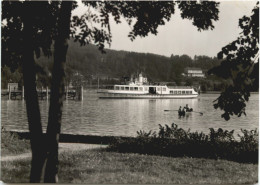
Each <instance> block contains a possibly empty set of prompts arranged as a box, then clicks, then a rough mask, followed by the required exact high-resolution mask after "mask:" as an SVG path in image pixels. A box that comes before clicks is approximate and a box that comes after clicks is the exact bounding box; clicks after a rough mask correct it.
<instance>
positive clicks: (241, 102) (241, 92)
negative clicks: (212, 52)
mask: <svg viewBox="0 0 260 185" xmlns="http://www.w3.org/2000/svg"><path fill="white" fill-rule="evenodd" d="M239 27H240V28H241V29H242V30H243V32H242V33H241V35H240V36H239V37H238V38H237V40H235V41H233V42H231V43H230V44H228V45H227V46H225V47H223V48H222V51H220V52H219V53H218V58H219V59H223V62H222V63H221V65H220V66H218V67H215V68H213V69H212V70H210V71H209V73H213V74H216V75H218V76H219V77H222V78H225V79H227V80H228V81H229V85H228V86H227V87H226V89H225V91H224V92H222V93H221V95H220V96H219V97H218V98H217V99H216V100H215V101H214V102H215V104H214V108H216V109H217V108H220V109H221V110H224V113H223V114H222V117H223V118H224V119H225V120H229V119H230V115H234V114H235V115H237V116H239V117H240V116H241V115H242V114H244V115H246V113H245V107H246V102H247V101H248V100H249V97H250V91H253V90H258V89H259V48H258V46H259V2H257V5H256V6H255V7H254V9H253V10H252V15H251V16H250V17H247V16H243V17H242V18H241V19H239Z"/></svg>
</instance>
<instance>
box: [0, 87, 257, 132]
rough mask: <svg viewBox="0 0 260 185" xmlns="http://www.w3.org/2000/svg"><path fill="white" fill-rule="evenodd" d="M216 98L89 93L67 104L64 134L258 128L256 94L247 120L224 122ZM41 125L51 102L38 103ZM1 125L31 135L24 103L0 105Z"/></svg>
mask: <svg viewBox="0 0 260 185" xmlns="http://www.w3.org/2000/svg"><path fill="white" fill-rule="evenodd" d="M217 96H218V95H216V94H202V95H200V96H199V97H198V98H197V99H168V100H167V99H157V100H149V99H141V100H140V99H136V100H135V99H99V98H98V94H97V93H96V91H95V90H86V91H85V92H84V100H83V101H74V100H65V102H64V109H63V117H62V129H61V130H62V133H72V134H82V135H113V136H136V132H137V131H139V130H145V131H149V130H153V131H158V128H159V127H158V124H162V125H165V124H168V125H170V124H171V123H176V124H177V125H178V126H179V127H181V128H184V129H188V128H190V129H191V130H192V131H203V132H205V133H208V132H209V128H223V129H227V130H233V129H234V130H235V132H236V133H239V132H240V129H248V130H251V129H255V128H258V122H259V95H258V94H253V95H251V97H250V101H249V102H248V103H247V107H246V113H247V116H241V117H240V118H238V117H236V116H233V117H231V119H230V120H229V121H225V120H224V119H223V118H221V114H222V111H220V110H216V109H214V108H213V101H214V100H215V99H216V98H217ZM39 103H40V109H41V116H42V124H43V128H44V130H45V129H46V125H47V120H48V119H47V118H48V108H49V102H48V101H46V100H39ZM186 104H188V105H189V107H192V108H193V110H194V111H197V112H203V113H204V114H203V116H201V115H200V114H199V113H191V115H189V116H188V117H185V118H182V119H179V117H178V112H176V111H169V112H165V111H164V110H177V109H178V108H179V106H184V105H186ZM1 123H2V125H3V126H4V127H5V129H6V130H14V131H28V123H27V117H26V106H25V101H23V100H3V99H2V101H1Z"/></svg>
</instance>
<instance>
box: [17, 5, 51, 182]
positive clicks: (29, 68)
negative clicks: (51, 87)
mask: <svg viewBox="0 0 260 185" xmlns="http://www.w3.org/2000/svg"><path fill="white" fill-rule="evenodd" d="M31 8H33V7H32V6H31V5H30V2H25V3H24V12H26V13H25V15H24V16H23V19H24V29H23V34H24V42H23V58H22V66H23V80H24V92H25V102H26V110H27V118H28V124H29V131H30V142H31V150H32V161H31V174H30V182H34V183H36V182H40V179H41V174H42V168H43V164H44V160H45V155H46V153H45V152H44V151H45V149H44V139H43V133H42V125H41V116H40V109H39V102H38V95H37V91H36V83H35V81H36V76H35V75H36V74H35V70H34V68H35V61H34V53H33V38H32V37H33V25H32V20H31V18H32V17H31V15H30V14H29V13H28V12H30V9H31Z"/></svg>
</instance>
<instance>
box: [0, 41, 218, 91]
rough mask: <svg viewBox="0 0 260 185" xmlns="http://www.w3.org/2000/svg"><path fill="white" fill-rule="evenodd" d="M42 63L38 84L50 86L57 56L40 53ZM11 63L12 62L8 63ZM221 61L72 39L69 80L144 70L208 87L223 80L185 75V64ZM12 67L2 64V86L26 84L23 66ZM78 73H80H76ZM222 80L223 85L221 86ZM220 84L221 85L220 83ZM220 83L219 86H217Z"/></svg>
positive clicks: (92, 80) (152, 78) (105, 79)
mask: <svg viewBox="0 0 260 185" xmlns="http://www.w3.org/2000/svg"><path fill="white" fill-rule="evenodd" d="M36 61H37V63H38V64H39V65H40V66H41V68H37V69H38V73H37V86H38V87H41V86H44V87H46V86H49V87H50V81H51V80H50V79H51V70H52V63H53V57H49V58H47V57H43V56H42V57H40V58H39V59H37V60H36ZM5 64H10V65H11V63H5ZM219 64H220V61H219V60H218V59H217V58H211V57H208V56H195V57H194V58H191V57H189V56H188V55H181V56H179V55H173V54H172V55H171V56H170V57H166V56H161V55H156V54H151V53H137V52H128V51H116V50H111V49H107V50H106V54H102V53H101V52H100V51H99V50H98V49H97V47H96V46H94V45H91V44H89V45H86V46H80V44H79V43H75V42H74V41H72V40H70V41H69V49H68V53H67V63H66V67H65V72H66V81H67V84H69V83H70V82H72V84H73V85H79V84H83V85H93V84H97V77H99V79H100V82H101V84H113V83H118V81H119V80H121V81H124V80H123V77H130V76H131V75H132V74H138V73H140V72H142V73H143V74H144V75H145V76H146V77H147V78H148V81H149V82H175V84H176V85H192V84H194V83H193V82H197V84H200V85H201V86H202V87H204V86H205V89H209V87H211V88H210V89H214V90H216V89H220V88H222V85H223V81H222V80H220V79H219V78H218V79H217V78H216V77H214V76H210V77H208V78H207V79H194V78H192V79H191V78H184V77H183V76H182V73H183V72H184V68H185V67H198V68H201V69H203V70H204V71H205V72H207V71H208V70H209V69H211V68H212V67H214V66H217V65H219ZM14 70H15V69H13V66H12V71H11V70H10V66H2V75H1V76H2V88H7V83H8V82H18V83H19V86H20V87H21V86H22V84H23V80H22V73H21V68H18V69H16V70H15V71H14ZM75 74H76V75H75ZM219 84H222V85H221V87H218V86H219ZM216 85H217V86H216ZM216 87H218V88H216Z"/></svg>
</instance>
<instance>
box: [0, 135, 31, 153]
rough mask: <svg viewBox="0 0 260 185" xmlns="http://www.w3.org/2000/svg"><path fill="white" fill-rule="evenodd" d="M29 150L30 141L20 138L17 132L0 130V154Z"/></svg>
mask: <svg viewBox="0 0 260 185" xmlns="http://www.w3.org/2000/svg"><path fill="white" fill-rule="evenodd" d="M29 151H30V141H29V140H26V139H23V138H21V137H20V136H19V135H18V134H16V133H12V132H8V131H2V132H1V156H7V155H17V154H21V153H25V152H29Z"/></svg>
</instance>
